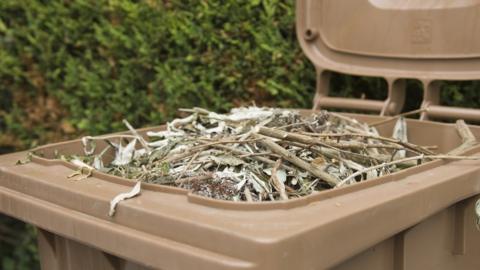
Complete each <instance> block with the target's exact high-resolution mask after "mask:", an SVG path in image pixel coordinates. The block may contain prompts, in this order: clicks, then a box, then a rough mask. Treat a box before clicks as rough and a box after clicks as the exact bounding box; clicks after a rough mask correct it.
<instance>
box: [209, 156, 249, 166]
mask: <svg viewBox="0 0 480 270" xmlns="http://www.w3.org/2000/svg"><path fill="white" fill-rule="evenodd" d="M210 158H211V159H212V160H213V162H215V163H216V164H218V165H228V166H239V165H242V164H244V163H245V162H244V161H243V160H241V159H239V158H237V157H235V156H232V155H219V156H211V157H210Z"/></svg>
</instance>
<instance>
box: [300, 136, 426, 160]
mask: <svg viewBox="0 0 480 270" xmlns="http://www.w3.org/2000/svg"><path fill="white" fill-rule="evenodd" d="M301 134H303V135H307V136H312V137H327V138H328V137H349V136H352V137H362V138H369V139H375V140H381V141H386V142H391V143H396V144H399V145H401V146H403V147H405V148H408V149H410V150H412V151H415V152H418V153H422V154H426V155H434V154H435V153H434V152H432V151H430V150H428V149H426V148H425V147H422V146H419V145H415V144H411V143H409V142H402V141H400V140H397V139H393V138H386V137H382V136H376V135H371V134H363V133H340V134H339V133H323V134H320V133H310V132H302V133H301Z"/></svg>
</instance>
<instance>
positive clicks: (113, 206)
mask: <svg viewBox="0 0 480 270" xmlns="http://www.w3.org/2000/svg"><path fill="white" fill-rule="evenodd" d="M141 185H142V182H141V181H138V182H137V183H136V184H135V186H133V188H132V189H131V190H130V191H129V192H125V193H120V194H118V195H117V196H115V198H113V199H112V200H111V201H110V211H109V212H108V215H109V216H111V217H113V215H115V209H116V207H117V204H118V203H119V202H121V201H123V200H126V199H130V198H133V197H135V196H137V195H139V194H140V191H141V188H140V187H141Z"/></svg>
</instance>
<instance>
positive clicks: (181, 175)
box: [175, 152, 200, 181]
mask: <svg viewBox="0 0 480 270" xmlns="http://www.w3.org/2000/svg"><path fill="white" fill-rule="evenodd" d="M199 154H200V152H197V153H195V155H193V157H192V158H191V159H190V160H189V161H188V164H187V166H185V169H184V170H183V171H182V172H181V173H180V174H179V175H178V177H177V179H176V180H179V179H180V178H182V177H183V175H184V174H185V172H187V170H188V169H189V168H190V166H192V162H193V161H194V160H195V159H197V157H198V155H199ZM176 180H175V181H176Z"/></svg>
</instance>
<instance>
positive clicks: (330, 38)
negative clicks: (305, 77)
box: [296, 0, 480, 121]
mask: <svg viewBox="0 0 480 270" xmlns="http://www.w3.org/2000/svg"><path fill="white" fill-rule="evenodd" d="M478 14H480V0H462V1H449V0H409V1H401V0H356V1H350V0H298V1H297V6H296V16H297V37H298V39H299V42H300V44H301V47H302V49H303V51H304V53H305V54H306V55H307V57H308V58H309V59H310V60H311V61H312V63H313V64H314V65H315V68H316V69H317V73H318V75H317V80H318V81H317V95H316V97H315V101H314V108H315V109H318V108H319V107H320V106H322V107H330V108H332V107H334V108H344V109H359V110H367V111H377V112H380V113H381V114H382V115H387V114H397V113H399V112H400V111H401V109H402V106H403V103H404V100H405V82H404V79H408V78H412V79H418V80H420V81H421V82H422V83H423V86H424V89H425V91H424V100H423V104H422V107H423V108H427V107H428V110H427V111H426V112H424V113H423V115H422V119H425V118H427V117H428V116H430V117H435V118H464V119H467V120H477V121H478V120H480V112H479V111H478V110H472V109H465V108H453V109H452V108H446V107H444V106H440V105H439V103H440V101H439V96H440V95H439V88H440V84H438V80H474V79H480V69H479V67H480V16H478ZM329 71H336V72H341V73H347V74H354V75H361V76H378V77H384V78H385V79H386V80H387V83H388V88H389V89H388V98H387V99H386V100H385V101H374V100H356V99H345V98H333V97H328V81H329Z"/></svg>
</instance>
